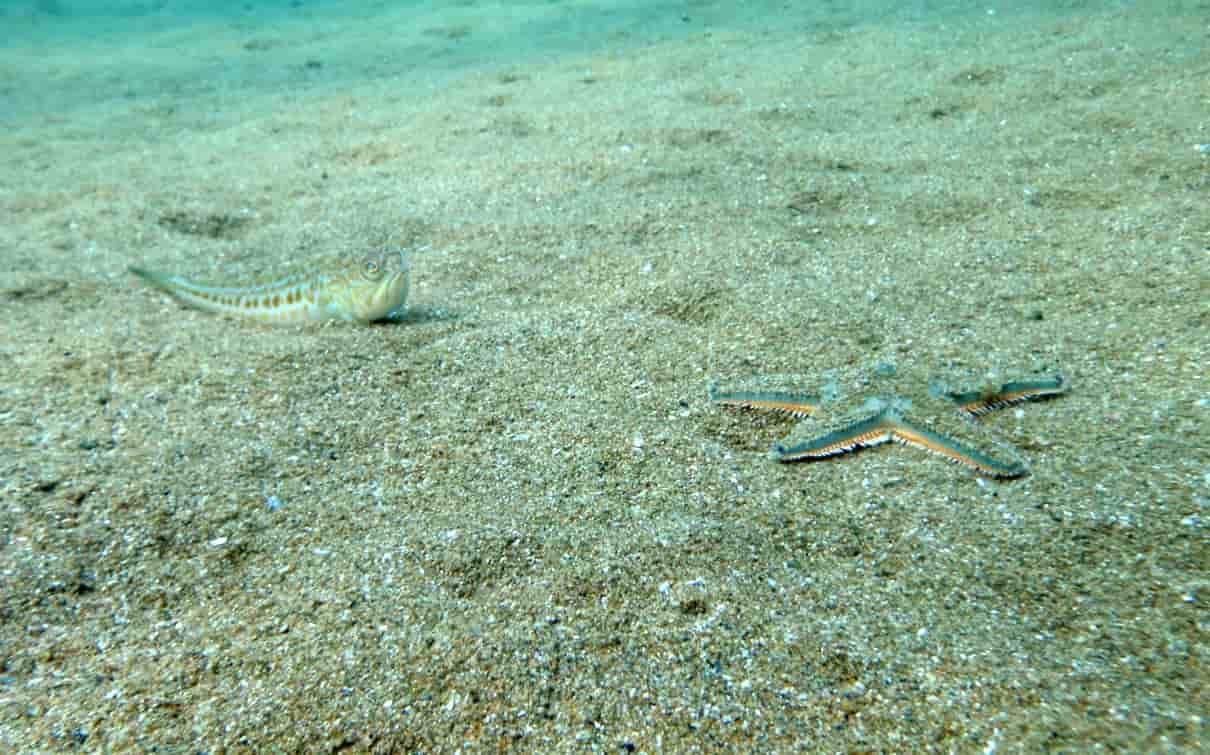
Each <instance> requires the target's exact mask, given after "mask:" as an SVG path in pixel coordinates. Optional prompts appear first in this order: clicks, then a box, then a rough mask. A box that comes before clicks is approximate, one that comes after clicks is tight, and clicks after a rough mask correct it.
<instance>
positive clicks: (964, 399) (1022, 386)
mask: <svg viewBox="0 0 1210 755" xmlns="http://www.w3.org/2000/svg"><path fill="white" fill-rule="evenodd" d="M1066 390H1067V389H1066V387H1065V386H1064V384H1063V376H1062V375H1056V376H1055V377H1054V378H1052V379H1050V380H1020V381H1016V382H1012V383H1005V384H1004V385H1002V386H1000V388H999V390H997V391H996V392H995V393H992V394H988V393H981V392H979V391H971V392H969V393H950V394H949V398H950V400H952V401H953V402H954V403H955V404H957V405H958V408H959V409H961V410H962V411H964V412H966V413H967V414H970V415H973V416H976V417H978V416H980V415H983V414H987V413H988V412H993V411H995V410H997V409H1003V408H1004V407H1006V406H1011V405H1013V404H1017V403H1020V402H1022V401H1035V400H1037V399H1044V398H1050V397H1051V396H1058V395H1060V394H1062V393H1064V392H1065V391H1066Z"/></svg>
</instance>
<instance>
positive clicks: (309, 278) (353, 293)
mask: <svg viewBox="0 0 1210 755" xmlns="http://www.w3.org/2000/svg"><path fill="white" fill-rule="evenodd" d="M130 272H131V273H132V274H134V275H135V276H137V277H138V278H140V279H141V280H143V281H144V282H146V283H147V284H148V285H150V286H152V287H153V288H156V289H159V290H160V291H163V292H165V293H167V294H168V295H170V296H172V297H173V298H175V299H177V300H178V301H180V302H182V303H183V304H185V305H187V306H190V307H194V308H196V309H200V310H204V311H206V312H214V313H216V314H222V315H230V316H233V317H238V318H245V319H252V320H259V321H261V322H268V323H302V322H317V321H322V320H344V321H347V322H354V323H362V324H364V323H370V322H374V321H377V320H385V319H387V318H389V317H391V316H393V315H395V314H397V313H399V312H401V311H402V310H403V308H404V305H405V304H406V302H407V297H408V288H409V286H410V284H411V269H410V266H409V264H408V259H407V255H406V253H405V251H404V250H402V249H396V248H388V249H384V250H382V251H380V252H375V253H371V254H368V255H365V256H364V257H360V256H356V255H348V256H341V257H338V258H335V259H333V260H328V261H326V262H324V263H322V264H319V265H316V266H312V267H311V268H310V269H308V270H306V271H305V272H301V273H297V274H294V275H290V276H287V277H285V278H281V279H279V280H276V281H273V282H271V283H261V284H253V285H246V286H209V285H203V284H201V283H195V282H193V281H191V280H187V279H186V278H183V277H181V276H179V275H169V274H165V273H158V272H153V271H151V270H146V269H144V268H141V267H131V268H130Z"/></svg>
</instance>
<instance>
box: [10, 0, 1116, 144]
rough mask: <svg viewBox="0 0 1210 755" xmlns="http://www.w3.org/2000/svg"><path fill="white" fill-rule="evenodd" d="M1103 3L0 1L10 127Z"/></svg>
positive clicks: (437, 82) (428, 83)
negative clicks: (760, 36) (694, 44)
mask: <svg viewBox="0 0 1210 755" xmlns="http://www.w3.org/2000/svg"><path fill="white" fill-rule="evenodd" d="M1105 5H1106V4H1105V3H1104V2H1087V3H1082V2H1063V3H1055V2H1043V1H1041V0H1036V1H1031V2H989V3H972V2H957V1H947V2H927V1H926V0H917V1H916V2H908V3H903V2H893V1H887V0H867V1H864V2H862V1H857V2H826V1H820V2H791V1H789V0H756V1H754V2H709V1H708V0H696V1H695V0H688V1H681V2H641V1H640V0H623V1H620V2H586V1H584V0H580V1H570V0H569V1H566V2H560V1H559V0H529V1H524V0H496V1H495V2H476V0H445V1H437V0H435V1H432V2H385V1H382V2H339V1H338V0H274V1H273V2H266V1H265V0H217V1H215V0H175V1H174V0H117V1H115V2H101V1H95V2H88V1H86V0H7V1H6V2H3V3H0V119H5V120H10V119H25V118H31V117H33V118H37V117H39V116H49V117H63V116H67V115H70V114H72V113H73V112H75V111H76V110H78V109H79V108H82V107H84V108H87V107H94V106H97V105H104V104H106V103H109V104H122V103H126V104H129V103H131V102H137V101H140V100H143V101H145V100H149V99H153V100H157V101H162V99H163V98H164V97H171V98H175V99H180V98H189V97H205V96H218V97H223V98H231V97H241V96H244V95H251V94H255V93H258V92H271V93H281V92H295V93H297V92H302V91H307V90H313V89H316V88H324V87H329V88H330V87H338V86H341V85H342V84H346V85H347V84H349V83H351V82H355V81H358V80H367V79H380V78H397V79H399V80H400V83H401V84H405V85H406V84H408V82H411V83H412V84H415V85H418V86H436V85H440V84H441V82H442V81H443V80H444V79H445V77H448V76H450V75H461V74H465V73H473V72H475V71H477V70H480V69H488V70H490V69H492V68H499V67H506V66H509V65H526V64H530V63H534V62H552V61H554V62H557V61H559V60H561V59H573V58H574V57H575V56H578V55H587V54H599V53H600V52H601V51H603V50H604V51H608V52H611V53H614V54H619V55H621V54H626V53H627V52H628V51H632V50H634V49H636V48H640V47H642V46H646V45H652V44H659V43H660V42H663V41H672V40H680V39H683V38H686V37H691V36H693V35H698V36H702V37H705V38H708V37H709V36H710V35H714V34H726V33H731V32H738V31H744V32H753V31H755V32H762V33H769V34H779V33H786V32H790V33H821V32H828V31H843V30H845V29H849V28H852V27H855V26H860V25H863V24H875V23H876V24H887V25H903V26H905V28H906V27H910V26H911V25H913V24H921V23H926V24H927V23H940V22H944V21H945V20H946V19H953V18H955V17H968V18H969V17H977V16H980V15H996V14H1006V13H1012V14H1018V13H1028V12H1034V13H1039V12H1047V11H1048V10H1049V11H1055V10H1059V11H1061V12H1070V11H1072V10H1075V9H1077V8H1080V7H1085V8H1092V7H1097V8H1103V7H1105Z"/></svg>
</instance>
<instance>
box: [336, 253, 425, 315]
mask: <svg viewBox="0 0 1210 755" xmlns="http://www.w3.org/2000/svg"><path fill="white" fill-rule="evenodd" d="M410 283H411V268H410V266H409V264H408V259H407V255H406V254H405V252H404V250H402V249H397V248H389V249H384V250H382V251H379V252H374V253H371V254H368V255H366V256H364V257H361V258H354V259H351V260H350V261H349V263H348V265H347V267H346V269H345V271H344V275H343V276H341V281H340V288H341V289H342V290H340V291H335V292H333V293H334V296H333V301H334V303H335V304H336V306H337V309H338V311H339V314H340V315H341V316H342V317H344V318H345V319H348V320H355V321H357V322H372V321H374V320H383V319H386V318H387V317H389V316H391V315H392V314H393V313H395V312H397V311H399V310H401V309H402V308H403V306H404V304H405V303H406V302H407V298H408V286H409V284H410Z"/></svg>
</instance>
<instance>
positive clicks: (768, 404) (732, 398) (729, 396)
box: [710, 390, 820, 417]
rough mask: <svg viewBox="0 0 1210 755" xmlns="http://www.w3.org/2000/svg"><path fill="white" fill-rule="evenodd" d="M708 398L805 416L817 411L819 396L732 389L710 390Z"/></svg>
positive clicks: (718, 402)
mask: <svg viewBox="0 0 1210 755" xmlns="http://www.w3.org/2000/svg"><path fill="white" fill-rule="evenodd" d="M710 400H711V401H713V402H714V403H716V404H724V405H727V406H738V407H741V408H744V409H769V410H772V411H775V412H784V413H786V414H791V415H793V416H795V417H807V416H810V415H811V414H813V413H815V412H817V411H819V405H820V401H819V397H817V396H807V395H803V394H796V393H757V392H752V391H734V392H730V393H716V392H715V391H713V390H712V391H711V392H710Z"/></svg>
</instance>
